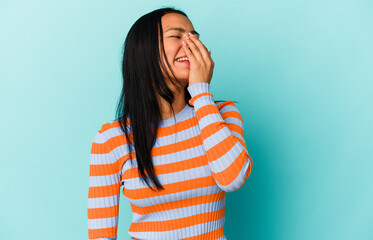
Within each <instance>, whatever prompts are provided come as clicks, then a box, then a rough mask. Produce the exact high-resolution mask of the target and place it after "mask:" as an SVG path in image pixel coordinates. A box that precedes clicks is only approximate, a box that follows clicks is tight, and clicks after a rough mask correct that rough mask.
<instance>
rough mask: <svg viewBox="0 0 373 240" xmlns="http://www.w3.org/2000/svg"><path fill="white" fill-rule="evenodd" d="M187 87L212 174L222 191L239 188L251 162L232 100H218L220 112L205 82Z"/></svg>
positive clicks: (237, 112) (240, 120)
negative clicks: (220, 104) (220, 103)
mask: <svg viewBox="0 0 373 240" xmlns="http://www.w3.org/2000/svg"><path fill="white" fill-rule="evenodd" d="M187 89H188V91H189V93H190V95H191V97H192V98H191V99H190V100H189V104H191V105H193V106H194V110H195V112H196V117H197V120H198V125H199V127H200V129H201V138H202V142H203V148H204V150H205V153H206V156H207V159H208V164H209V167H210V169H211V173H212V177H213V178H214V179H215V181H216V183H217V185H218V186H219V187H220V188H221V189H222V190H223V191H226V192H233V191H236V190H238V189H240V188H241V187H242V186H243V185H244V183H245V182H246V179H247V178H248V177H249V175H250V172H251V168H252V165H253V162H252V159H251V157H250V156H249V154H248V151H247V147H246V143H245V139H244V133H243V121H242V117H241V114H240V113H239V111H238V109H237V107H236V106H235V105H234V103H233V102H232V101H227V102H225V103H222V104H224V105H223V106H224V107H223V108H221V110H220V111H222V112H223V114H221V113H220V111H219V109H218V107H217V106H216V104H215V102H214V98H213V95H212V94H211V93H210V84H209V83H202V82H200V83H194V84H192V85H190V86H189V87H188V88H187Z"/></svg>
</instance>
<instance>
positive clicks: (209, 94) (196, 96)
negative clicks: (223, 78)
mask: <svg viewBox="0 0 373 240" xmlns="http://www.w3.org/2000/svg"><path fill="white" fill-rule="evenodd" d="M204 96H211V97H214V96H213V95H212V94H211V93H209V92H203V93H199V94H197V95H195V96H194V97H192V98H191V99H189V104H190V105H193V106H194V101H196V100H197V99H198V98H200V97H204Z"/></svg>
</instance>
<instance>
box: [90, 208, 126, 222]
mask: <svg viewBox="0 0 373 240" xmlns="http://www.w3.org/2000/svg"><path fill="white" fill-rule="evenodd" d="M118 210H119V205H115V206H112V207H105V208H88V214H87V215H88V219H98V218H111V217H116V216H118Z"/></svg>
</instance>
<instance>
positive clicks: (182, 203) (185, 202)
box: [131, 191, 226, 215]
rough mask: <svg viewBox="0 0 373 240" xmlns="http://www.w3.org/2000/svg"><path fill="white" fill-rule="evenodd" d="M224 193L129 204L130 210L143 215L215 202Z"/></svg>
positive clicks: (220, 198)
mask: <svg viewBox="0 0 373 240" xmlns="http://www.w3.org/2000/svg"><path fill="white" fill-rule="evenodd" d="M225 193H226V192H224V191H221V192H218V193H213V194H208V195H203V196H197V197H192V198H187V199H181V200H177V201H173V202H165V203H160V204H156V205H152V206H148V207H138V206H136V205H133V204H131V208H132V212H134V213H137V214H140V215H145V214H148V213H153V212H160V211H167V210H171V209H178V208H183V207H189V206H194V205H198V204H204V203H210V202H217V201H220V200H222V199H223V198H224V197H225Z"/></svg>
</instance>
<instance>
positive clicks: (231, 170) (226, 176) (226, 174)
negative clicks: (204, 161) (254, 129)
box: [211, 150, 247, 186]
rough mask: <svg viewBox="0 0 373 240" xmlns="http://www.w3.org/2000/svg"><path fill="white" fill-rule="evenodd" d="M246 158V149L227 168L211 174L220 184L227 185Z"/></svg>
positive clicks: (234, 177)
mask: <svg viewBox="0 0 373 240" xmlns="http://www.w3.org/2000/svg"><path fill="white" fill-rule="evenodd" d="M246 159H247V155H246V151H244V150H243V151H242V152H241V153H240V155H239V156H238V157H237V159H236V160H234V162H233V163H232V164H231V165H230V166H229V167H228V168H226V169H225V170H224V171H222V172H219V173H216V174H215V173H213V172H212V173H211V174H212V176H213V177H214V178H215V179H217V180H218V182H219V183H220V184H221V185H223V186H228V185H229V184H231V183H232V182H233V181H234V180H235V179H236V177H237V176H238V174H239V173H240V171H241V169H242V167H243V165H244V164H245V161H246Z"/></svg>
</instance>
